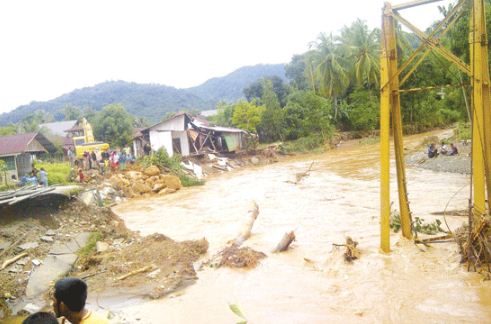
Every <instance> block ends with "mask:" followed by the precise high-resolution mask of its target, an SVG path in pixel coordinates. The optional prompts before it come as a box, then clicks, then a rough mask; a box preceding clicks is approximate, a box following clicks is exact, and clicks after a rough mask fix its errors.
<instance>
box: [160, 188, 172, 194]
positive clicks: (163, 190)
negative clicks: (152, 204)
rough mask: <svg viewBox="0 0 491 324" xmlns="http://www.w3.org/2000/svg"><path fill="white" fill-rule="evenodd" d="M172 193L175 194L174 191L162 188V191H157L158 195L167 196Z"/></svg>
mask: <svg viewBox="0 0 491 324" xmlns="http://www.w3.org/2000/svg"><path fill="white" fill-rule="evenodd" d="M174 192H176V189H171V188H164V189H162V190H160V191H159V195H168V194H171V193H174Z"/></svg>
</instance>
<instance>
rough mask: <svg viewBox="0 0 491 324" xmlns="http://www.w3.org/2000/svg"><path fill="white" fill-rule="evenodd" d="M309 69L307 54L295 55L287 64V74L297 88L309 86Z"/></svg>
mask: <svg viewBox="0 0 491 324" xmlns="http://www.w3.org/2000/svg"><path fill="white" fill-rule="evenodd" d="M306 70H307V55H306V54H302V55H293V57H292V60H291V61H290V63H288V64H287V65H286V66H285V75H286V77H287V78H288V79H290V80H291V84H292V86H293V87H294V88H296V89H297V90H307V89H308V88H309V85H308V82H307V79H306V77H305V75H306Z"/></svg>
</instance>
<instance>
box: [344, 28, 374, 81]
mask: <svg viewBox="0 0 491 324" xmlns="http://www.w3.org/2000/svg"><path fill="white" fill-rule="evenodd" d="M338 39H339V40H340V42H341V47H342V50H343V51H344V55H345V56H346V57H347V59H348V61H349V62H350V64H349V72H350V73H351V75H352V78H353V79H354V81H355V82H356V84H357V85H358V86H366V87H370V86H371V85H378V83H379V81H378V76H379V73H380V64H379V60H380V53H379V47H380V44H379V30H377V29H373V30H371V31H369V30H368V26H367V24H366V23H365V22H364V21H362V20H360V19H357V20H356V21H355V22H353V23H352V24H351V25H350V26H349V27H348V26H345V27H344V28H343V29H342V30H341V36H340V37H339V38H338Z"/></svg>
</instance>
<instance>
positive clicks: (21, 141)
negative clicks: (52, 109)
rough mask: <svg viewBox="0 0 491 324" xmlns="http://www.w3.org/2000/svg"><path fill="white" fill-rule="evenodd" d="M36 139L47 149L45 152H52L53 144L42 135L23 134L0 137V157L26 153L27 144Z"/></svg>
mask: <svg viewBox="0 0 491 324" xmlns="http://www.w3.org/2000/svg"><path fill="white" fill-rule="evenodd" d="M36 137H38V141H39V142H40V144H41V145H43V146H44V147H45V148H46V149H47V151H51V150H52V146H53V144H52V143H51V142H49V141H48V140H47V139H46V138H45V137H44V136H43V135H41V134H39V133H25V134H17V135H10V136H2V137H0V156H2V155H13V154H20V153H24V152H28V146H29V143H31V142H32V140H33V139H35V138H36ZM53 149H54V147H53Z"/></svg>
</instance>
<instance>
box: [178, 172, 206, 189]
mask: <svg viewBox="0 0 491 324" xmlns="http://www.w3.org/2000/svg"><path fill="white" fill-rule="evenodd" d="M179 179H181V183H182V186H183V187H192V186H202V185H204V184H205V181H204V180H199V179H197V178H194V177H190V176H188V175H186V174H181V175H179Z"/></svg>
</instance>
